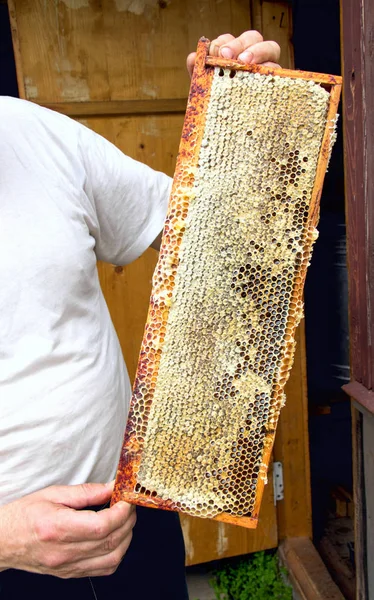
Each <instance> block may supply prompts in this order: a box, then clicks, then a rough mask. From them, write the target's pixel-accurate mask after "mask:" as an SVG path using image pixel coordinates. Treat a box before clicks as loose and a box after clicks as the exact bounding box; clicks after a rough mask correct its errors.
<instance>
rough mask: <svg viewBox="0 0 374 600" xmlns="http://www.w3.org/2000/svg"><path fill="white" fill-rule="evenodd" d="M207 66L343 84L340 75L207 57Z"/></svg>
mask: <svg viewBox="0 0 374 600" xmlns="http://www.w3.org/2000/svg"><path fill="white" fill-rule="evenodd" d="M205 64H206V66H208V67H221V68H222V69H231V70H233V71H249V72H251V73H259V74H260V75H274V76H277V77H291V78H293V79H310V80H313V81H315V82H316V83H322V84H324V85H341V84H342V77H340V76H339V75H326V74H324V73H312V72H310V71H296V70H291V69H281V68H275V67H264V66H262V65H254V64H250V65H246V64H244V63H242V62H239V61H235V60H227V59H225V58H216V57H214V56H207V58H206V61H205Z"/></svg>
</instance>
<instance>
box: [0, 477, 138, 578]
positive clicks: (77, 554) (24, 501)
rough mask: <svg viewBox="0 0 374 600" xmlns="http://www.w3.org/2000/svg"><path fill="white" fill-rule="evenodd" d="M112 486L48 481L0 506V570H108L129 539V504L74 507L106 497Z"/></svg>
mask: <svg viewBox="0 0 374 600" xmlns="http://www.w3.org/2000/svg"><path fill="white" fill-rule="evenodd" d="M112 487H113V486H112V484H106V485H104V484H99V483H87V484H83V485H74V486H51V487H48V488H45V489H44V490H41V491H39V492H35V493H34V494H30V495H28V496H24V497H23V498H21V499H20V500H16V501H15V502H12V503H10V504H7V505H5V506H2V507H0V570H4V569H8V568H15V569H21V570H24V571H31V572H33V573H43V574H49V575H55V576H57V577H62V578H68V577H86V576H96V575H110V574H112V573H114V571H115V570H116V568H117V566H118V565H119V563H120V562H121V560H122V558H123V556H124V554H125V553H126V550H127V548H128V547H129V544H130V541H131V537H132V529H133V527H134V525H135V521H136V516H135V510H134V507H133V506H131V505H130V504H127V503H126V502H118V503H117V504H115V505H114V506H112V507H111V508H107V509H104V510H101V511H100V512H94V511H90V510H79V509H83V508H86V507H87V506H99V505H101V504H105V503H106V502H108V500H109V499H110V497H111V494H112Z"/></svg>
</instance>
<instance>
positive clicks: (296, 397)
mask: <svg viewBox="0 0 374 600" xmlns="http://www.w3.org/2000/svg"><path fill="white" fill-rule="evenodd" d="M296 343H297V348H298V350H297V352H296V353H295V359H294V364H293V367H292V371H291V374H290V379H289V381H288V382H287V385H286V389H285V392H286V398H287V400H286V405H285V407H284V408H282V410H281V414H280V419H279V425H278V428H277V434H276V436H275V444H274V459H275V460H277V461H280V462H281V463H282V465H283V483H284V499H283V500H281V501H279V502H277V518H278V535H279V539H280V540H282V539H284V538H287V537H299V536H300V537H309V538H311V537H312V501H311V492H310V457H309V436H308V398H307V380H306V356H305V353H306V352H305V329H304V320H302V321H301V323H300V325H299V328H298V330H297V332H296Z"/></svg>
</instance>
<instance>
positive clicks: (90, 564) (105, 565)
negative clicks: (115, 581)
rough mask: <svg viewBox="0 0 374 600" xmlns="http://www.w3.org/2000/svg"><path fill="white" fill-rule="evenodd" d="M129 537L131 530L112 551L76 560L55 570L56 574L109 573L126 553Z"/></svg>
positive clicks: (92, 574) (66, 575) (99, 574)
mask: <svg viewBox="0 0 374 600" xmlns="http://www.w3.org/2000/svg"><path fill="white" fill-rule="evenodd" d="M131 539H132V531H130V532H129V533H128V534H127V535H126V536H125V537H124V538H123V540H122V541H121V543H120V544H119V545H118V546H117V547H116V548H115V550H113V551H112V552H108V553H106V554H103V555H101V556H94V557H92V558H86V559H84V560H80V561H77V562H75V563H73V564H70V565H68V566H67V567H65V568H64V567H62V568H61V569H60V571H59V572H56V575H57V576H59V577H63V578H65V577H89V576H92V577H98V576H105V575H111V574H112V573H114V571H115V570H116V569H117V567H118V565H119V563H120V562H121V560H122V559H123V557H124V555H125V554H126V552H127V550H128V547H129V545H130V542H131Z"/></svg>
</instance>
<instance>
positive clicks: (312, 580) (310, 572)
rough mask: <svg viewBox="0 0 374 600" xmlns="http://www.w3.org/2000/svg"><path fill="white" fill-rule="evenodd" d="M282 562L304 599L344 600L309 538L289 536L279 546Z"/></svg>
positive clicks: (296, 590)
mask: <svg viewBox="0 0 374 600" xmlns="http://www.w3.org/2000/svg"><path fill="white" fill-rule="evenodd" d="M279 556H280V559H281V562H282V563H283V564H284V566H285V567H286V569H287V571H288V575H289V579H290V582H291V584H292V586H293V588H294V591H295V592H296V595H298V597H299V598H301V599H302V600H344V596H343V594H342V593H341V591H340V590H339V588H338V586H337V585H336V584H335V583H334V581H333V580H332V578H331V576H330V574H329V572H328V571H327V569H326V567H325V565H324V563H323V562H322V559H321V557H320V555H319V554H318V552H317V550H316V549H315V547H314V546H313V543H312V542H311V541H310V539H308V538H302V537H300V538H289V539H287V540H284V542H282V543H281V545H280V546H279Z"/></svg>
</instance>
